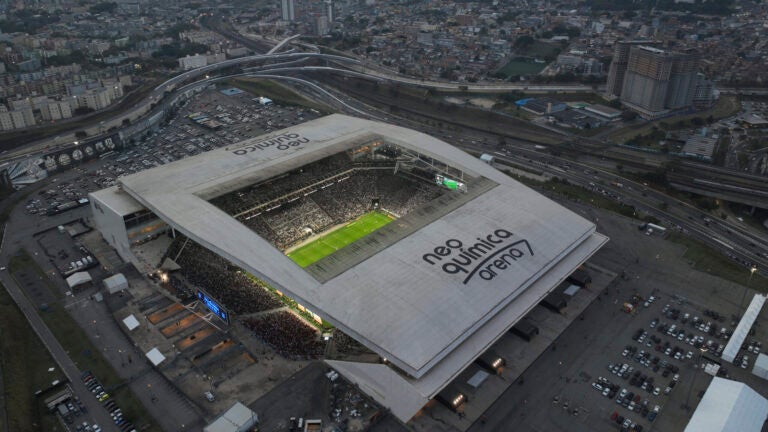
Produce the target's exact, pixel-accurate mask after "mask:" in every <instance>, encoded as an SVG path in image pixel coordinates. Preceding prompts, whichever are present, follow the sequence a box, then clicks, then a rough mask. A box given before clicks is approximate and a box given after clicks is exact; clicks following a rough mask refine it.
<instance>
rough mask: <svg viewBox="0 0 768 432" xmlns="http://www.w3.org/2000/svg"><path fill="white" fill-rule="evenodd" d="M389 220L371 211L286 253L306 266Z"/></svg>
mask: <svg viewBox="0 0 768 432" xmlns="http://www.w3.org/2000/svg"><path fill="white" fill-rule="evenodd" d="M390 222H392V219H391V218H390V217H389V216H387V215H385V214H383V213H379V212H376V211H372V212H370V213H367V214H364V215H362V216H360V217H359V218H358V219H356V220H354V221H353V222H350V223H348V224H347V225H346V226H344V227H342V228H339V229H337V230H336V231H334V232H332V233H330V234H328V235H326V236H323V237H320V238H319V239H317V240H314V241H312V242H311V243H307V244H305V245H304V246H302V247H300V248H298V249H296V250H294V251H293V252H291V253H289V254H288V257H289V258H290V259H292V260H293V262H295V263H296V264H298V265H299V266H301V267H306V266H308V265H310V264H312V263H313V262H315V261H319V260H320V259H322V258H323V257H325V256H328V255H330V254H332V253H334V252H336V251H337V250H339V249H341V248H343V247H344V246H346V245H348V244H350V243H352V242H354V241H355V240H357V239H359V238H362V237H365V236H367V235H368V234H370V233H372V232H374V231H376V230H377V229H379V228H381V227H383V226H384V225H386V224H388V223H390Z"/></svg>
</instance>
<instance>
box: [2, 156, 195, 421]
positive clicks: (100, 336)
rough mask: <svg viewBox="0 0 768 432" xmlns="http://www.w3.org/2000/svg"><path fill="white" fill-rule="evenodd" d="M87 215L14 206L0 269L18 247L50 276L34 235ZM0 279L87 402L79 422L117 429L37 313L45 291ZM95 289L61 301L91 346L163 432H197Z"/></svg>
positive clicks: (188, 410) (183, 404)
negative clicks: (33, 213)
mask: <svg viewBox="0 0 768 432" xmlns="http://www.w3.org/2000/svg"><path fill="white" fill-rule="evenodd" d="M75 174H76V173H75V172H72V171H69V172H67V173H65V175H67V176H72V175H75ZM44 184H54V183H53V182H51V181H50V180H47V181H46V182H44V183H42V184H41V185H40V186H42V185H44ZM89 212H90V210H89V208H88V207H81V208H78V209H75V210H70V211H68V212H65V213H62V214H60V215H57V216H53V217H30V216H29V215H26V214H25V212H24V207H23V206H17V207H16V209H15V210H14V211H13V212H12V213H11V217H10V222H9V224H8V225H7V227H6V236H5V238H4V239H3V246H2V250H0V265H2V266H5V267H7V266H8V262H9V260H10V258H11V256H12V255H13V254H14V253H15V252H16V251H17V250H19V249H20V248H24V249H25V250H27V251H28V252H29V253H30V255H31V256H33V258H35V260H36V261H38V264H39V265H40V266H41V268H42V269H43V271H44V272H46V273H47V274H55V269H54V267H53V265H52V264H51V263H50V262H47V261H43V259H44V256H45V254H44V251H43V250H41V249H40V245H39V244H38V243H37V242H36V241H35V239H34V237H33V235H34V234H35V233H36V232H39V231H42V230H45V229H47V228H55V227H56V226H58V225H60V224H64V223H66V222H69V221H71V220H73V219H77V218H79V217H86V216H87V215H88V214H89ZM61 238H62V239H63V240H62V241H65V242H68V243H69V244H70V247H72V245H73V244H74V242H72V240H70V239H69V237H68V236H61ZM51 280H52V282H53V283H54V284H55V285H56V287H57V289H61V290H62V292H63V291H67V290H68V289H67V288H66V287H65V285H66V284H65V282H64V280H63V279H62V278H61V277H59V276H58V275H56V276H54V277H52V278H51ZM0 281H2V282H3V284H5V286H6V287H7V288H8V291H9V293H10V294H11V296H12V297H13V299H14V301H16V303H17V304H18V305H19V307H20V308H21V310H22V312H23V313H24V314H25V316H26V318H27V320H28V321H29V322H30V325H31V326H32V328H33V329H34V330H35V332H36V333H37V334H38V335H39V336H40V339H41V340H42V341H43V343H44V344H45V346H46V347H47V348H48V350H49V351H50V352H51V354H52V356H53V358H54V360H55V361H56V362H57V363H58V364H59V366H60V367H61V369H62V371H63V372H64V374H65V375H66V377H67V378H68V379H69V380H70V381H71V383H72V386H73V390H74V391H75V394H76V395H78V396H80V399H81V400H82V401H83V403H84V404H86V407H87V408H88V414H87V415H86V416H85V417H84V418H83V417H78V419H80V418H83V420H86V421H87V420H88V419H89V418H92V420H93V421H94V422H95V423H97V424H99V425H100V426H101V427H102V428H103V429H104V430H105V431H117V430H118V428H117V427H116V426H115V425H114V423H113V422H112V419H111V418H110V416H109V414H108V412H107V411H106V410H105V409H104V407H103V406H101V404H100V403H99V402H98V401H97V400H96V399H95V398H94V397H92V396H91V395H90V392H89V391H88V390H87V389H86V388H85V386H84V385H83V383H82V381H81V379H80V375H81V373H82V369H81V368H79V367H78V366H77V365H75V363H74V362H73V361H72V360H71V358H70V357H69V356H68V355H67V352H66V350H65V349H64V347H62V346H61V344H60V343H59V342H58V341H57V340H56V339H55V337H54V335H53V333H52V332H51V331H50V329H49V328H48V327H47V326H46V325H45V323H44V322H43V321H42V319H41V318H40V316H39V315H38V314H37V313H36V307H37V306H36V303H35V302H37V304H40V300H41V298H40V297H39V296H42V295H44V294H45V293H46V291H48V288H47V287H39V286H36V285H35V283H37V284H39V283H40V281H36V280H34V279H33V280H32V281H31V282H32V284H30V285H29V286H27V287H26V289H27V290H28V291H29V292H25V291H22V289H21V287H20V286H19V284H18V283H17V281H15V280H14V279H13V278H12V277H11V275H10V274H9V272H8V271H2V272H0ZM96 290H97V288H91V289H89V290H86V291H83V292H81V293H78V294H76V295H75V296H72V297H67V298H66V299H65V300H63V302H64V306H65V308H67V309H68V310H69V312H70V315H72V316H73V318H74V319H75V320H77V321H78V323H79V324H80V326H81V327H82V328H83V329H84V332H85V333H86V334H87V335H88V337H89V338H90V339H91V341H92V342H93V344H94V345H95V346H96V347H98V348H99V349H100V350H101V351H102V355H103V356H104V357H105V358H106V359H107V361H109V362H110V364H111V365H112V367H113V368H114V369H115V371H116V372H117V373H118V375H119V376H120V377H121V378H123V379H124V380H126V381H128V382H129V387H130V388H131V390H132V391H133V393H134V394H135V395H136V396H137V398H138V399H139V400H140V401H141V402H142V404H143V405H144V407H145V408H146V410H147V411H148V412H149V414H150V415H152V417H153V418H154V419H155V420H156V421H157V422H158V424H160V425H161V427H162V428H163V430H166V431H180V430H190V431H200V430H202V427H203V425H204V419H203V418H202V416H201V415H200V414H199V411H198V410H196V409H195V407H194V405H193V404H191V403H190V402H189V401H188V400H187V399H186V397H184V395H182V394H181V393H180V392H179V391H178V390H177V389H175V388H174V387H173V386H172V385H171V384H169V383H168V381H167V380H166V379H165V378H164V377H163V376H162V375H161V374H160V372H158V371H157V370H155V369H154V368H152V367H151V366H150V365H149V364H148V363H147V361H146V360H145V358H144V355H143V353H139V352H136V351H135V348H134V347H133V344H132V343H131V342H130V341H129V340H128V338H127V337H126V336H125V335H124V334H123V333H122V331H121V330H120V329H119V328H118V325H119V324H118V323H117V322H115V320H114V319H113V318H112V316H111V314H110V312H109V311H108V310H107V308H106V305H105V304H103V303H97V302H94V301H92V300H90V299H89V297H90V295H92V294H93V293H94V292H95V291H96ZM94 323H95V324H94ZM129 353H130V354H129ZM129 355H130V356H131V357H132V360H131V362H128V361H127V357H128V356H129ZM97 378H98V377H97ZM83 420H80V421H81V422H82V421H83ZM128 420H131V419H128Z"/></svg>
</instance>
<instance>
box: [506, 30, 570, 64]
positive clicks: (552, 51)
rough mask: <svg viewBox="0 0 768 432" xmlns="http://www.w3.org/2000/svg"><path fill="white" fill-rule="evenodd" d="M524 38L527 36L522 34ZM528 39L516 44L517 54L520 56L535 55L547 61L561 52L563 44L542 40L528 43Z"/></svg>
mask: <svg viewBox="0 0 768 432" xmlns="http://www.w3.org/2000/svg"><path fill="white" fill-rule="evenodd" d="M521 37H522V38H524V37H525V36H521ZM527 42H528V41H527V40H523V41H521V43H520V44H519V45H518V44H516V49H515V54H517V55H520V56H527V57H535V58H538V59H543V60H546V61H552V60H554V59H555V58H556V57H557V55H558V54H560V50H561V45H560V44H555V43H549V42H543V41H540V40H536V41H533V42H531V43H527Z"/></svg>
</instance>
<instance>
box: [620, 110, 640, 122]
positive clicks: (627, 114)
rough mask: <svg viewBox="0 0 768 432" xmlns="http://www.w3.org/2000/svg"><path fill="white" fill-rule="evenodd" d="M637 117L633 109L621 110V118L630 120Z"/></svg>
mask: <svg viewBox="0 0 768 432" xmlns="http://www.w3.org/2000/svg"><path fill="white" fill-rule="evenodd" d="M636 118H637V113H636V112H634V111H630V110H626V111H622V113H621V119H622V120H624V121H632V120H634V119H636Z"/></svg>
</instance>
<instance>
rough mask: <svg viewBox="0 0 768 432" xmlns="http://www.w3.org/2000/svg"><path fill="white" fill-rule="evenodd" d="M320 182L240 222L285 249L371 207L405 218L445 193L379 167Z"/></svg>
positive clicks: (348, 219)
mask: <svg viewBox="0 0 768 432" xmlns="http://www.w3.org/2000/svg"><path fill="white" fill-rule="evenodd" d="M324 186H325V187H322V188H321V187H317V188H316V189H314V192H312V193H310V194H307V195H305V196H302V197H301V198H298V199H295V200H293V201H291V202H287V203H283V204H280V205H279V206H278V205H277V204H275V205H274V206H273V207H272V208H269V209H268V210H264V211H262V212H261V213H260V214H257V215H251V216H248V217H244V218H242V221H243V223H244V224H245V225H246V226H248V227H250V228H251V229H252V230H254V231H255V232H256V233H258V234H259V235H260V236H261V237H262V238H264V239H266V240H267V241H269V242H270V243H272V244H274V245H275V246H276V247H277V248H278V249H282V250H285V249H287V248H289V247H291V246H292V245H295V244H296V243H298V242H300V241H302V240H305V239H306V238H308V237H311V236H312V235H315V234H318V233H321V232H323V231H324V230H326V229H327V228H329V227H331V226H334V225H338V224H343V223H346V222H349V221H351V220H354V219H355V218H357V217H360V216H362V215H363V214H365V213H367V212H370V211H372V210H376V209H379V210H385V211H387V212H388V213H390V214H393V215H395V216H396V217H401V216H404V215H406V214H408V213H409V212H411V211H412V210H413V209H415V208H417V207H418V206H420V205H422V204H424V203H426V202H428V201H430V200H432V199H434V198H436V197H438V196H439V195H440V194H441V193H442V192H443V191H442V189H441V188H439V187H438V186H436V185H433V184H431V183H428V182H424V181H418V180H414V179H409V178H405V177H403V176H400V175H396V174H393V173H392V171H390V170H382V169H358V170H354V171H351V172H350V173H349V175H346V176H343V177H341V178H338V179H336V180H335V181H334V182H333V183H328V184H326V185H324ZM375 203H376V204H375ZM376 205H378V208H377V207H376Z"/></svg>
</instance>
